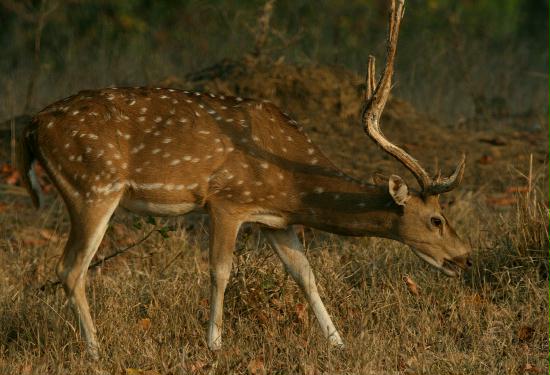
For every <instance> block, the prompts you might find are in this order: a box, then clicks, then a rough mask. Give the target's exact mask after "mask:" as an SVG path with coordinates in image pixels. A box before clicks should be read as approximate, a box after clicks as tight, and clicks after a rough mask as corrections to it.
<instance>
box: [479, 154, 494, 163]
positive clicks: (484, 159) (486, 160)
mask: <svg viewBox="0 0 550 375" xmlns="http://www.w3.org/2000/svg"><path fill="white" fill-rule="evenodd" d="M494 161H495V159H493V157H492V156H491V155H483V156H482V157H480V158H479V160H478V161H477V162H478V163H479V164H481V165H487V164H492V163H493V162H494Z"/></svg>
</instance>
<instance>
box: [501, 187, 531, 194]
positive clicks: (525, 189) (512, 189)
mask: <svg viewBox="0 0 550 375" xmlns="http://www.w3.org/2000/svg"><path fill="white" fill-rule="evenodd" d="M528 191H529V186H509V187H508V189H506V192H507V193H509V194H511V193H527V192H528Z"/></svg>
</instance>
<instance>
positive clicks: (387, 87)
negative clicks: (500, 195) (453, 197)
mask: <svg viewBox="0 0 550 375" xmlns="http://www.w3.org/2000/svg"><path fill="white" fill-rule="evenodd" d="M404 10H405V1H404V0H398V3H397V6H396V4H395V0H391V12H390V21H389V27H388V38H387V41H386V43H387V52H386V64H385V66H384V71H383V72H382V76H381V77H380V80H379V81H378V84H376V85H375V78H374V77H375V58H374V56H372V55H370V56H369V61H368V71H367V79H366V94H365V96H366V97H365V102H366V104H365V108H364V109H363V113H362V116H361V118H362V121H363V126H364V129H365V132H366V133H367V135H368V136H369V137H370V138H372V139H373V140H374V141H375V142H376V143H377V144H378V145H379V146H380V147H382V149H383V150H384V151H386V152H387V153H388V154H390V155H391V156H393V157H394V158H395V159H397V160H398V161H399V162H401V163H402V164H403V165H404V166H405V167H407V168H408V169H409V170H410V171H411V172H412V174H413V175H414V177H415V178H416V180H417V181H418V184H419V185H420V187H421V189H422V194H423V195H426V196H427V195H436V194H441V193H445V192H447V191H450V190H452V189H454V188H455V187H457V186H458V184H460V181H461V180H462V176H463V175H464V166H465V155H462V160H461V161H460V163H458V166H457V167H456V169H455V171H454V173H453V174H452V175H451V176H450V177H445V178H437V179H436V180H435V181H434V179H432V178H431V177H430V176H429V174H428V172H426V170H425V169H424V168H423V167H422V166H421V165H420V163H419V162H418V161H417V160H416V159H414V158H413V157H412V156H411V155H409V154H408V153H407V152H405V150H403V149H402V148H400V147H398V146H396V145H394V144H393V143H391V142H390V141H388V139H386V137H385V136H384V135H383V134H382V131H381V130H380V116H381V115H382V112H383V111H384V106H385V105H386V102H387V100H388V97H389V95H390V91H391V80H392V75H393V64H394V60H395V53H396V51H397V39H398V35H399V27H400V26H401V20H402V19H403V13H404Z"/></svg>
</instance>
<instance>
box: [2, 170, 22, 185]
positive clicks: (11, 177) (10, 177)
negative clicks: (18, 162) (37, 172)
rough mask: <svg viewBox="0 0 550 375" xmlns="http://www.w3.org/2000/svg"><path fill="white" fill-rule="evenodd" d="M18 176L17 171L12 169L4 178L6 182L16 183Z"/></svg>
mask: <svg viewBox="0 0 550 375" xmlns="http://www.w3.org/2000/svg"><path fill="white" fill-rule="evenodd" d="M19 178H20V175H19V172H18V171H13V172H12V173H10V174H9V175H7V176H6V178H5V180H6V184H8V185H17V183H18V182H19Z"/></svg>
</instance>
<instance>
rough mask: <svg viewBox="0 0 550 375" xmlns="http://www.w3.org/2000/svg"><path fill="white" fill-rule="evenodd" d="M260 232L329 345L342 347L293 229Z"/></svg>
mask: <svg viewBox="0 0 550 375" xmlns="http://www.w3.org/2000/svg"><path fill="white" fill-rule="evenodd" d="M262 232H263V233H264V234H265V236H266V237H267V239H268V241H269V243H270V244H271V246H272V247H273V249H274V250H275V251H276V253H277V255H278V256H279V258H280V259H281V261H282V262H283V264H284V265H285V268H286V270H287V271H288V272H289V273H290V274H291V275H292V277H293V278H294V280H295V281H296V282H297V283H298V285H299V286H300V288H301V289H302V290H303V292H304V294H305V295H306V298H307V300H308V302H309V304H310V306H311V308H312V309H313V312H314V314H315V316H316V318H317V321H318V322H319V324H320V326H321V330H322V331H323V334H324V335H325V337H326V338H328V339H329V341H330V343H331V344H333V345H336V346H343V345H344V343H343V342H342V339H341V338H340V334H339V333H338V331H337V330H336V327H335V326H334V324H333V323H332V320H331V319H330V316H329V315H328V312H327V309H326V308H325V305H324V304H323V301H322V300H321V297H320V296H319V293H318V291H317V284H316V283H315V276H314V275H313V271H312V270H311V266H310V265H309V262H308V260H307V258H306V256H305V254H304V250H303V247H302V244H301V243H300V240H299V239H298V236H297V235H296V233H295V232H294V229H293V228H292V227H289V228H287V229H283V230H274V229H263V230H262Z"/></svg>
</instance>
